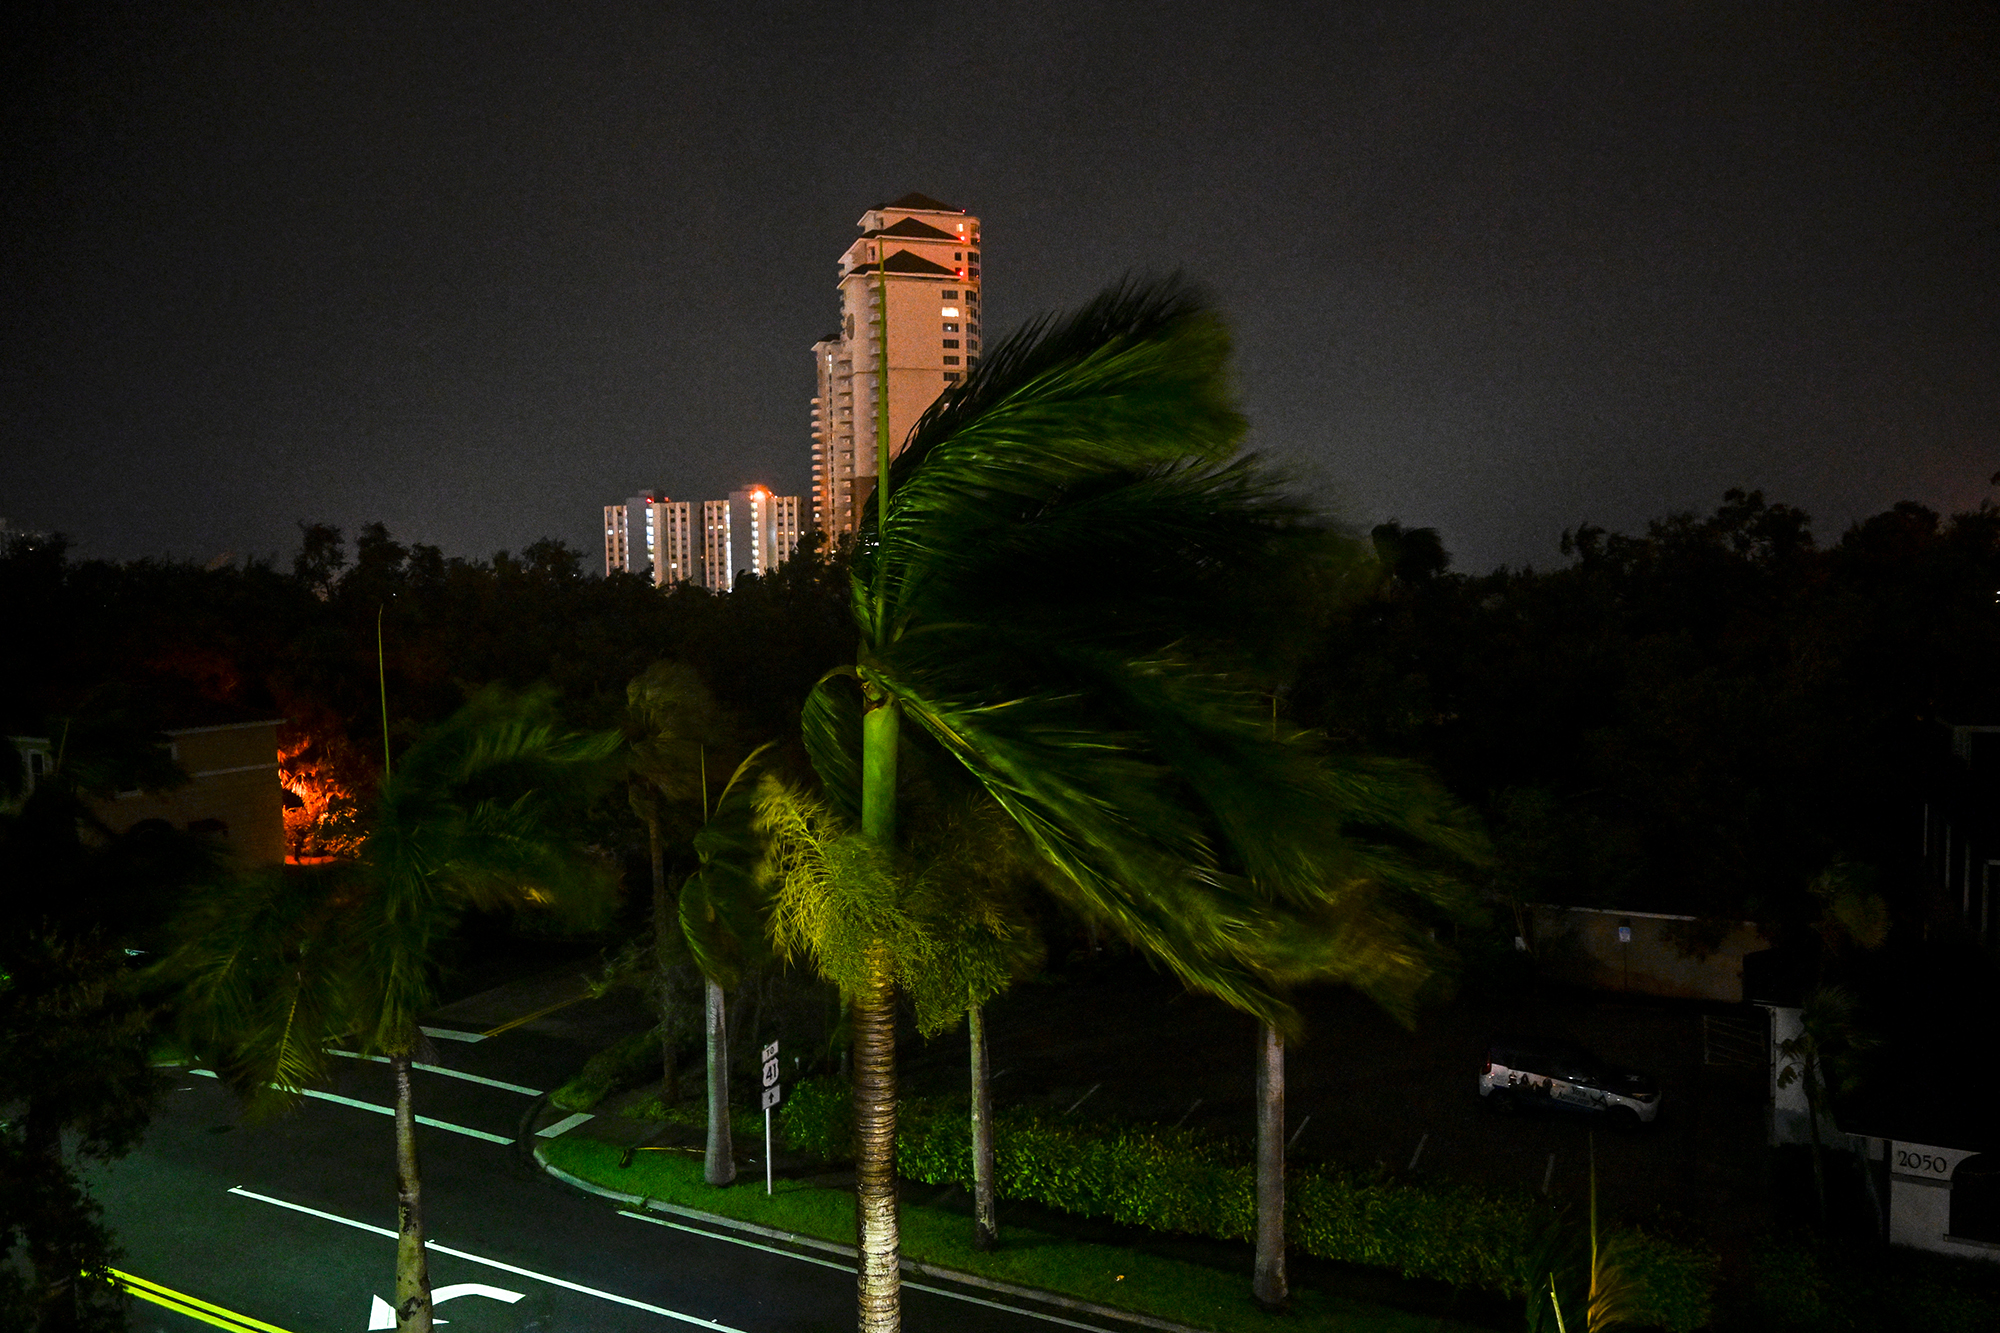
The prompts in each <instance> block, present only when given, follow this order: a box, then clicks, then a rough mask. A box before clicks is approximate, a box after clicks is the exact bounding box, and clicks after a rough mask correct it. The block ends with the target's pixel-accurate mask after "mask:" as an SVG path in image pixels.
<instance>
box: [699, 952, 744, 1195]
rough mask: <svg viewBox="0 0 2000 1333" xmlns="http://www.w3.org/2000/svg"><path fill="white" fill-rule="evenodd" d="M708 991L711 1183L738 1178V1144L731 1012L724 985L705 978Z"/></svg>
mask: <svg viewBox="0 0 2000 1333" xmlns="http://www.w3.org/2000/svg"><path fill="white" fill-rule="evenodd" d="M703 982H704V985H705V986H706V989H707V992H708V1154H707V1156H706V1157H705V1158H704V1159H703V1160H702V1170H701V1176H702V1179H703V1180H706V1181H707V1182H708V1183H709V1184H711V1185H727V1184H729V1183H730V1182H731V1181H733V1180H735V1179H736V1144H735V1141H734V1140H733V1139H732V1138H731V1137H730V1132H729V1013H728V1010H727V1009H726V1008H725V1007H724V1004H723V998H722V987H721V986H719V985H717V984H716V983H715V982H714V981H712V980H709V979H708V978H703Z"/></svg>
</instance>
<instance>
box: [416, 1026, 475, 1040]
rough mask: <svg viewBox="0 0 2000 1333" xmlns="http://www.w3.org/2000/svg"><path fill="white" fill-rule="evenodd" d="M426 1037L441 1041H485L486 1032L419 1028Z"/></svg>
mask: <svg viewBox="0 0 2000 1333" xmlns="http://www.w3.org/2000/svg"><path fill="white" fill-rule="evenodd" d="M417 1031H419V1032H421V1033H423V1034H424V1035H425V1036H426V1037H436V1038H437V1039H438V1040H439V1041H485V1040H486V1034H485V1033H484V1032H460V1031H458V1030H457V1029H456V1028H422V1027H420V1028H418V1029H417Z"/></svg>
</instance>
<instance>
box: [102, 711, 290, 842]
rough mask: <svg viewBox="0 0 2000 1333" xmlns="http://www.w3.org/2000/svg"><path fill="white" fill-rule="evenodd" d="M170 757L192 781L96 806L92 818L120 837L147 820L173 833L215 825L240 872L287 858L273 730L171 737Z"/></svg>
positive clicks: (245, 726) (263, 725) (213, 730)
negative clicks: (160, 823) (209, 823)
mask: <svg viewBox="0 0 2000 1333" xmlns="http://www.w3.org/2000/svg"><path fill="white" fill-rule="evenodd" d="M167 736H168V738H169V739H170V740H171V741H172V742H173V745H174V757H175V759H176V760H177V761H178V762H179V763H180V766H181V767H182V768H184V769H186V770H187V772H188V774H189V776H190V777H191V778H192V781H190V782H189V783H188V784H187V785H186V786H184V787H180V788H178V789H176V790H174V791H170V792H165V793H162V794H160V795H146V794H143V793H141V794H137V795H132V796H120V797H117V798H116V799H113V800H110V801H105V802H101V803H99V804H98V806H97V811H98V817H99V818H101V819H102V820H104V822H105V823H106V824H108V825H109V826H110V827H112V828H113V829H115V830H117V831H119V832H123V831H124V830H126V829H129V828H131V827H132V826H133V825H134V824H137V823H139V822H140V821H142V820H147V819H164V820H165V821H167V822H168V823H169V824H172V825H173V826H174V827H175V828H178V829H185V828H187V827H188V826H189V825H190V824H200V823H202V822H203V821H206V820H220V821H221V822H222V824H223V826H224V828H225V829H226V833H225V834H224V835H223V844H224V845H225V846H226V847H228V848H229V849H230V851H231V852H233V853H234V854H235V856H236V858H237V859H238V860H239V861H240V862H241V863H242V864H244V865H274V864H277V863H278V862H281V861H283V860H284V859H285V806H284V789H283V788H282V787H280V786H279V785H278V723H277V722H276V721H270V722H245V723H236V724H233V725H230V726H222V727H193V728H189V729H185V730H180V731H169V732H168V733H167Z"/></svg>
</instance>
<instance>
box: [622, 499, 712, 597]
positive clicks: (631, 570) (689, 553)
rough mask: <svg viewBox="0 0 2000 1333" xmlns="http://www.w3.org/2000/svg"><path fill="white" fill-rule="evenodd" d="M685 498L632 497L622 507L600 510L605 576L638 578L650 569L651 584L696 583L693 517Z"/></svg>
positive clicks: (697, 567) (698, 569) (698, 575)
mask: <svg viewBox="0 0 2000 1333" xmlns="http://www.w3.org/2000/svg"><path fill="white" fill-rule="evenodd" d="M690 509H691V506H690V505H689V503H688V502H687V501H686V500H669V499H668V498H667V497H666V496H664V495H635V496H633V497H631V498H630V499H629V500H627V501H626V502H625V503H624V504H622V505H606V506H604V572H605V573H606V574H614V573H626V574H638V573H643V572H644V571H646V570H647V569H649V568H650V569H651V570H652V575H653V586H655V587H659V588H670V587H673V586H674V585H676V584H680V583H687V582H689V581H693V582H695V583H699V582H701V574H702V570H701V566H700V564H699V563H697V561H698V556H699V553H698V552H697V550H696V549H695V547H696V542H695V536H694V532H693V515H692V514H691V512H690Z"/></svg>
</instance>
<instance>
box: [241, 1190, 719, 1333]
mask: <svg viewBox="0 0 2000 1333" xmlns="http://www.w3.org/2000/svg"><path fill="white" fill-rule="evenodd" d="M229 1192H230V1193H231V1194H237V1195H241V1196H242V1197H243V1198H246V1199H255V1200H256V1201H257V1202H258V1203H268V1204H271V1205H272V1206H274V1207H278V1208H289V1209H291V1210H292V1211H293V1212H295V1213H304V1214H306V1215H307V1216H308V1217H317V1218H321V1219H322V1220H324V1221H328V1222H338V1223H339V1224H340V1225H342V1226H344V1227H353V1228H354V1229H355V1230H357V1231H370V1232H373V1233H374V1234H375V1235H378V1236H387V1237H388V1238H389V1239H391V1240H395V1239H396V1238H397V1237H396V1233H395V1232H393V1231H391V1230H390V1229H389V1228H388V1227H378V1226H374V1225H372V1224H371V1223H368V1222H357V1221H355V1220H354V1219H353V1218H350V1217H342V1216H340V1214H338V1213H327V1212H321V1211H320V1210H319V1209H317V1208H308V1207H306V1206H305V1205H304V1204H302V1203H289V1202H287V1201H286V1200H284V1199H274V1198H272V1197H271V1196H270V1195H268V1194H257V1193H255V1192H253V1191H251V1190H246V1189H244V1188H243V1187H242V1186H241V1185H233V1186H231V1187H230V1190H229ZM424 1248H425V1249H429V1250H435V1251H437V1252H438V1253H439V1254H448V1255H450V1256H451V1257H452V1258H454V1259H464V1260H465V1261H467V1262H468V1263H475V1264H484V1265H485V1266H486V1267H488V1268H497V1269H499V1270H500V1271H501V1272H503V1273H512V1274H513V1275H514V1276H515V1277H525V1278H532V1279H533V1280H534V1281H536V1282H546V1283H548V1284H549V1285H550V1286H552V1287H561V1288H563V1289H564V1290H566V1291H576V1292H581V1293H583V1294H584V1295H585V1296H595V1297H597V1299H599V1300H600V1301H610V1302H611V1303H612V1304H613V1305H624V1306H629V1307H631V1308H632V1309H634V1310H644V1311H645V1312H646V1313H647V1314H656V1315H662V1316H664V1317H666V1318H668V1319H678V1320H679V1321H680V1322H681V1323H683V1324H693V1325H694V1326H695V1327H696V1328H710V1329H714V1330H715V1333H744V1331H743V1330H742V1329H740V1328H733V1327H731V1326H730V1325H728V1324H718V1323H716V1322H715V1321H714V1320H713V1319H703V1318H701V1317H700V1316H699V1315H691V1314H682V1313H681V1312H680V1311H679V1310H669V1309H667V1307H665V1306H664V1305H648V1304H647V1303H646V1302H644V1301H635V1300H633V1299H632V1298H631V1297H630V1296H620V1295H618V1294H617V1293H616V1292H610V1291H599V1290H598V1289H597V1288H596V1287H586V1286H584V1285H583V1284H582V1283H581V1282H571V1281H569V1280H568V1279H567V1278H560V1277H550V1276H549V1275H548V1274H547V1273H537V1272H536V1271H534V1270H533V1269H532V1268H517V1267H515V1266H514V1265H513V1264H507V1263H502V1262H500V1260H498V1259H488V1258H486V1257H484V1256H483V1255H477V1254H468V1253H467V1252H465V1251H464V1250H454V1249H452V1248H451V1247H450V1246H449V1245H440V1244H438V1243H437V1242H436V1241H434V1240H428V1241H425V1242H424Z"/></svg>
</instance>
